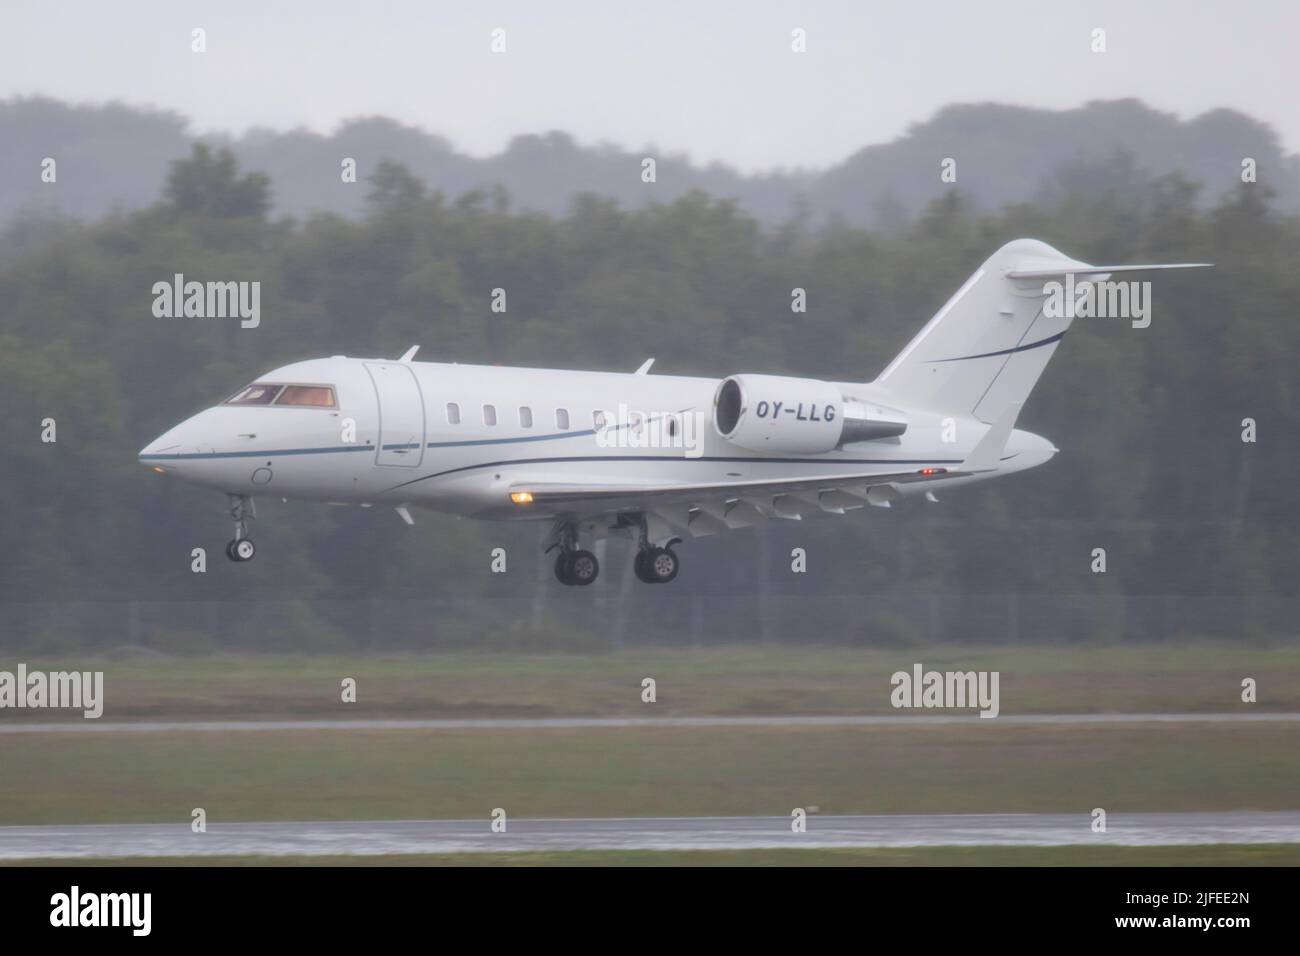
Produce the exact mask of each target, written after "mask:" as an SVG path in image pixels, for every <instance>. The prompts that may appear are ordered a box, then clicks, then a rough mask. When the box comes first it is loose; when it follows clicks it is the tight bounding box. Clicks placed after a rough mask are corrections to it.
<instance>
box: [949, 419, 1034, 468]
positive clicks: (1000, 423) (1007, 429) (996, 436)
mask: <svg viewBox="0 0 1300 956" xmlns="http://www.w3.org/2000/svg"><path fill="white" fill-rule="evenodd" d="M1019 415H1020V405H1019V403H1017V402H1012V403H1011V404H1010V405H1008V406H1007V407H1006V410H1005V411H1003V413H1002V414H1001V415H999V416H998V420H997V421H995V422H994V423H993V424H992V425H991V426H989V430H988V431H986V432H985V433H984V437H983V438H981V439H980V440H979V441H978V442H976V443H975V447H974V448H972V449H971V453H970V454H969V455H967V456H966V460H965V461H963V462H962V463H961V464H960V465H958V466H957V470H958V471H968V472H975V471H997V469H998V464H999V463H1000V462H1001V460H1002V452H1003V451H1004V450H1005V449H1006V447H1007V440H1008V439H1009V438H1011V430H1012V429H1013V428H1015V427H1016V418H1017V417H1019Z"/></svg>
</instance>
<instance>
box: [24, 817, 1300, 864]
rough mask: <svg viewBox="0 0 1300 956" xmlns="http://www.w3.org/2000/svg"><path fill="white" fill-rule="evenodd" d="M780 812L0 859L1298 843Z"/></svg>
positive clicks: (1234, 830)
mask: <svg viewBox="0 0 1300 956" xmlns="http://www.w3.org/2000/svg"><path fill="white" fill-rule="evenodd" d="M790 824H791V819H790V818H789V817H669V818H639V819H634V818H628V819H620V818H611V819H571V820H528V819H519V820H515V819H509V820H507V829H506V832H505V833H493V832H492V830H491V825H490V821H489V820H488V819H487V818H486V817H485V818H484V819H482V820H378V821H369V822H340V821H320V822H284V823H212V824H209V826H208V829H207V832H206V833H193V832H191V830H190V827H189V824H188V823H184V822H182V823H147V824H108V825H98V826H19V827H0V859H4V860H18V859H33V858H64V859H67V858H125V857H132V856H155V857H194V856H287V855H294V856H320V855H330V856H334V855H389V854H397V853H421V854H427V853H492V852H502V853H504V852H526V851H541V850H548V851H566V850H567V851H572V850H746V849H768V848H781V847H787V848H792V847H802V848H806V849H814V848H815V849H821V848H827V847H917V846H1064V845H1069V844H1083V845H1112V846H1114V845H1120V846H1157V845H1175V844H1182V845H1188V844H1206V843H1236V844H1243V843H1300V812H1297V811H1274V812H1261V811H1243V812H1217V813H1128V814H1121V813H1113V814H1111V815H1110V817H1109V819H1108V821H1107V832H1105V833H1094V832H1093V831H1092V817H1091V815H1090V814H1089V813H1087V812H1080V813H994V814H926V815H911V814H897V815H880V816H818V815H811V816H809V817H808V818H807V831H806V832H804V833H794V832H792V831H791V826H790Z"/></svg>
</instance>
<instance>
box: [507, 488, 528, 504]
mask: <svg viewBox="0 0 1300 956" xmlns="http://www.w3.org/2000/svg"><path fill="white" fill-rule="evenodd" d="M510 500H511V501H513V502H514V503H515V504H517V505H531V504H532V503H533V493H532V492H531V491H512V492H510Z"/></svg>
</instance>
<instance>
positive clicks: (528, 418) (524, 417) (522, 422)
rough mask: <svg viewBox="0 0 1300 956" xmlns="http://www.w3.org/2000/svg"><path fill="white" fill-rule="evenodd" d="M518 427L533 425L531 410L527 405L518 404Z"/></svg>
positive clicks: (530, 426)
mask: <svg viewBox="0 0 1300 956" xmlns="http://www.w3.org/2000/svg"><path fill="white" fill-rule="evenodd" d="M519 427H520V428H532V427H533V410H532V409H531V408H529V407H528V406H527V405H520V406H519Z"/></svg>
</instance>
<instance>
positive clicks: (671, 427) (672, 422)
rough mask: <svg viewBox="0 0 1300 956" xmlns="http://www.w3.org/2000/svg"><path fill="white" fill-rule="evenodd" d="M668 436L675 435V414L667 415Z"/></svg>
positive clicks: (673, 436)
mask: <svg viewBox="0 0 1300 956" xmlns="http://www.w3.org/2000/svg"><path fill="white" fill-rule="evenodd" d="M668 437H669V438H676V437H677V416H676V415H669V416H668Z"/></svg>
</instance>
